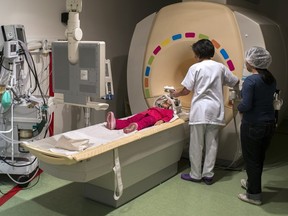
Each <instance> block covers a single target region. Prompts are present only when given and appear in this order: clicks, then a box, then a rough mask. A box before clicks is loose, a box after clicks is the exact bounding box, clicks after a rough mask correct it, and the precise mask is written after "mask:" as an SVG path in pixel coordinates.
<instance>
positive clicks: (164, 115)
mask: <svg viewBox="0 0 288 216" xmlns="http://www.w3.org/2000/svg"><path fill="white" fill-rule="evenodd" d="M171 107H172V104H171V102H170V101H169V100H164V101H163V102H162V103H161V106H160V107H151V108H149V109H147V110H145V111H143V112H140V113H137V114H135V115H133V116H131V117H129V118H126V119H117V118H115V116H114V113H113V112H108V113H107V116H106V121H107V125H106V127H107V128H108V129H110V130H120V129H123V132H124V133H131V132H133V131H136V130H142V129H144V128H147V127H150V126H153V125H160V124H162V123H164V122H169V121H170V120H171V119H172V118H173V117H174V111H173V109H171Z"/></svg>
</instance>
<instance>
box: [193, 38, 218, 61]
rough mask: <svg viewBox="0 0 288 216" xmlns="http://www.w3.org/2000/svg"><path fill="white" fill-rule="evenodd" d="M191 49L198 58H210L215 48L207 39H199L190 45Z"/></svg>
mask: <svg viewBox="0 0 288 216" xmlns="http://www.w3.org/2000/svg"><path fill="white" fill-rule="evenodd" d="M192 50H193V52H194V53H195V55H196V56H197V57H198V58H200V59H204V58H212V57H213V56H214V54H215V48H214V46H213V44H212V42H211V41H210V40H208V39H201V40H199V41H197V42H196V43H194V44H193V45H192Z"/></svg>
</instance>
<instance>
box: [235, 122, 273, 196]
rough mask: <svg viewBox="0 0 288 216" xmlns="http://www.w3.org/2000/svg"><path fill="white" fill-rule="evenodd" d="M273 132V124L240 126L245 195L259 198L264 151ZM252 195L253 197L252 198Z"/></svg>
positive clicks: (245, 124)
mask: <svg viewBox="0 0 288 216" xmlns="http://www.w3.org/2000/svg"><path fill="white" fill-rule="evenodd" d="M274 131H275V123H273V122H267V123H259V124H250V123H245V122H242V124H241V146H242V153H243V159H244V162H245V165H246V173H247V176H248V179H247V182H248V189H247V195H251V198H255V199H257V198H258V195H259V198H260V196H261V192H262V189H261V188H262V187H261V176H262V172H263V164H264V160H265V153H266V150H267V148H268V146H269V144H270V142H271V139H272V136H273V134H274ZM253 195H255V196H254V197H253Z"/></svg>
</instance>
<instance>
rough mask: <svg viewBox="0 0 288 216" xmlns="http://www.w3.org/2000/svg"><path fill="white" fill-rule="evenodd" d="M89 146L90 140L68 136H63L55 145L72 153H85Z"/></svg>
mask: <svg viewBox="0 0 288 216" xmlns="http://www.w3.org/2000/svg"><path fill="white" fill-rule="evenodd" d="M89 146H90V145H89V139H83V138H82V139H77V138H73V137H71V136H68V135H67V134H65V135H64V134H63V135H61V136H60V138H59V139H58V140H57V141H56V143H55V147H56V148H61V149H66V150H70V151H83V150H84V149H86V148H88V147H89Z"/></svg>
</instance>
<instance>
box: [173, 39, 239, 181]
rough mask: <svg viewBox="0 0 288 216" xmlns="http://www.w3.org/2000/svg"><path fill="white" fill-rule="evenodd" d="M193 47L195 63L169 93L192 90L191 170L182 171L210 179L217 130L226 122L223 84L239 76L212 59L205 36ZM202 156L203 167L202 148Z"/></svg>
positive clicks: (230, 83) (190, 178)
mask: <svg viewBox="0 0 288 216" xmlns="http://www.w3.org/2000/svg"><path fill="white" fill-rule="evenodd" d="M192 50H193V52H194V54H195V58H196V60H197V63H196V64H194V65H192V66H191V67H190V68H189V70H188V73H187V74H186V76H185V78H184V80H183V81H182V83H181V84H182V85H183V86H184V88H183V89H182V90H180V91H178V92H177V91H172V92H171V96H172V97H178V96H184V95H187V94H189V93H190V92H191V91H192V92H193V98H192V101H191V110H190V115H189V125H190V147H189V159H190V163H191V171H190V172H189V173H187V174H182V175H181V178H182V179H184V180H187V181H193V182H201V181H202V180H203V181H204V182H205V183H206V184H207V185H210V184H212V183H213V176H214V172H213V169H214V165H215V161H216V155H217V149H218V133H219V130H220V128H221V127H222V126H224V125H225V119H224V99H223V85H227V86H229V87H234V86H236V85H237V84H238V83H239V79H238V78H237V76H235V75H234V74H233V73H232V72H231V71H230V70H229V69H228V68H227V67H226V66H225V65H223V64H222V63H219V62H216V61H214V60H211V58H212V57H213V56H214V53H215V49H214V46H213V44H212V43H211V41H210V40H208V39H201V40H199V41H198V42H196V43H194V44H193V46H192ZM204 146H205V158H204V164H203V169H202V150H203V147H204Z"/></svg>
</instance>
